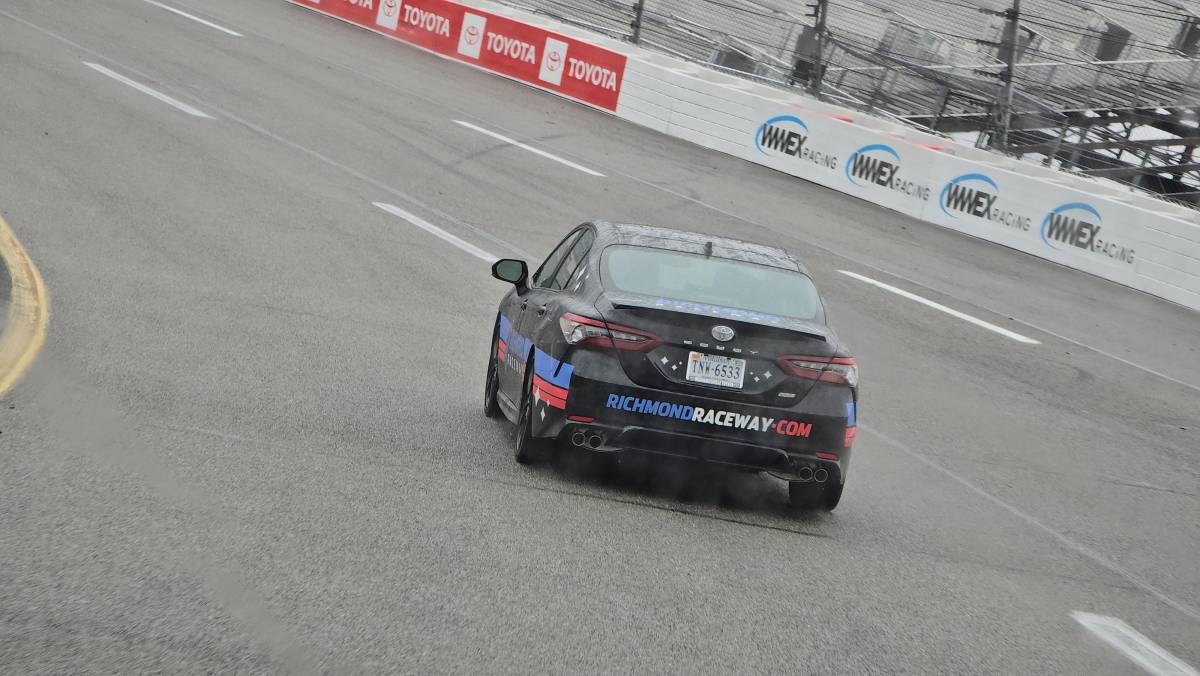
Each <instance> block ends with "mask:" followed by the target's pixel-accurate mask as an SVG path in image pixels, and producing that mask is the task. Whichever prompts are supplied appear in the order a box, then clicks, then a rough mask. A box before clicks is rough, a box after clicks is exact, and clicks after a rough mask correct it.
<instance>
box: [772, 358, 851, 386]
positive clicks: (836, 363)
mask: <svg viewBox="0 0 1200 676" xmlns="http://www.w3.org/2000/svg"><path fill="white" fill-rule="evenodd" d="M778 363H779V367H780V368H782V369H783V370H784V372H786V373H788V374H790V375H793V376H796V377H797V378H808V379H810V380H820V381H823V382H826V383H840V384H842V385H849V386H850V387H858V366H857V365H856V364H855V363H854V360H853V359H851V358H850V357H803V356H794V355H793V356H787V357H780V358H779V360H778Z"/></svg>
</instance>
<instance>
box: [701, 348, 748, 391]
mask: <svg viewBox="0 0 1200 676" xmlns="http://www.w3.org/2000/svg"><path fill="white" fill-rule="evenodd" d="M745 377H746V360H745V359H736V358H734V357H723V356H721V355H719V354H704V353H702V352H692V353H690V354H688V364H687V379H688V380H690V381H692V382H693V383H704V384H705V385H720V386H721V387H732V388H735V389H739V390H740V389H742V381H743V380H744V379H745Z"/></svg>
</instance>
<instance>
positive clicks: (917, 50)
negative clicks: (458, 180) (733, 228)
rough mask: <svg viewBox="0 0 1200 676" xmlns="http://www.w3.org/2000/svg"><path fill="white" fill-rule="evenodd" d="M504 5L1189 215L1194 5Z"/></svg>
mask: <svg viewBox="0 0 1200 676" xmlns="http://www.w3.org/2000/svg"><path fill="white" fill-rule="evenodd" d="M503 1H504V2H507V3H508V4H512V5H516V6H520V7H523V8H525V9H529V10H533V11H536V12H541V13H544V14H548V15H552V16H554V17H556V18H558V19H559V20H562V21H566V22H569V23H573V24H576V25H579V26H582V27H585V28H589V29H591V30H596V31H599V32H602V33H606V34H608V35H610V36H613V37H617V38H620V39H625V40H629V41H633V42H637V43H638V44H640V45H642V46H645V47H648V48H651V49H655V50H659V51H664V52H667V53H670V54H673V55H676V56H679V57H681V58H684V59H688V60H690V61H695V62H699V63H704V64H707V65H709V66H710V67H713V68H717V69H721V70H724V71H727V72H731V73H735V74H738V75H741V76H744V77H748V78H753V79H756V80H759V81H763V82H767V83H771V84H774V85H777V86H780V87H809V86H811V85H813V84H817V85H819V86H818V87H816V88H815V89H816V91H817V92H818V94H819V96H820V97H821V98H822V99H824V100H826V101H829V102H832V103H838V104H841V105H846V106H850V107H853V108H857V109H859V110H864V111H869V112H872V113H874V114H878V115H882V116H885V117H889V118H892V119H895V120H899V121H902V122H904V123H906V124H910V125H913V126H916V127H920V128H924V129H927V130H932V131H935V132H938V133H942V134H945V135H948V136H950V137H952V138H954V139H955V140H957V141H959V142H965V143H973V144H975V145H978V146H981V147H992V148H993V149H996V150H998V151H1002V152H1006V153H1009V154H1011V155H1014V156H1018V157H1022V158H1024V159H1027V160H1030V161H1038V162H1041V163H1043V164H1045V165H1047V166H1053V167H1057V168H1059V169H1062V170H1065V171H1072V172H1078V173H1083V174H1087V175H1089V176H1093V177H1096V178H1099V179H1109V180H1114V181H1119V182H1121V183H1123V184H1125V185H1127V186H1129V187H1130V188H1131V189H1140V190H1143V191H1147V192H1150V193H1152V194H1156V195H1158V196H1161V197H1164V198H1166V199H1171V200H1174V201H1178V202H1183V203H1186V204H1189V205H1191V206H1198V205H1200V158H1198V157H1196V156H1195V155H1194V151H1195V149H1196V146H1197V145H1200V124H1198V120H1200V118H1198V116H1197V112H1200V0H1020V3H1019V6H1020V12H1019V13H1018V14H1016V15H1015V17H1014V14H1013V12H1012V10H1013V0H503ZM818 6H819V10H818ZM814 10H816V11H824V13H825V26H824V31H821V32H818V30H817V27H816V26H817V24H816V21H815V18H814V17H815V14H816V11H814ZM1014 18H1015V20H1016V30H1015V32H1013V31H1011V30H1006V29H1008V28H1009V27H1010V25H1011V24H1010V22H1011V21H1012V20H1013V19H1014ZM1010 56H1011V59H1012V61H1013V62H1014V68H1013V71H1012V72H1013V77H1012V105H1011V108H1010V109H1009V115H1000V114H999V113H1000V112H1001V111H1002V109H1003V107H1004V105H1005V102H1006V101H1007V99H1006V98H1005V88H1006V79H1005V73H1006V65H1007V63H1006V62H1007V61H1008V60H1009V58H1010ZM1003 122H1006V123H1007V124H1004V126H1003V129H1001V124H1002V123H1003Z"/></svg>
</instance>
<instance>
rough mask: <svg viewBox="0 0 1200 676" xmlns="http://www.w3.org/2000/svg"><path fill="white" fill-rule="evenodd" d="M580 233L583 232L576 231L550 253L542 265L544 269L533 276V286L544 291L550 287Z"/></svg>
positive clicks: (541, 268)
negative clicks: (559, 266)
mask: <svg viewBox="0 0 1200 676" xmlns="http://www.w3.org/2000/svg"><path fill="white" fill-rule="evenodd" d="M580 232H582V231H581V230H576V231H575V232H572V233H571V234H569V235H567V236H566V238H565V239H563V241H562V243H561V244H559V245H558V246H557V247H555V249H554V251H551V252H550V255H549V256H547V257H546V260H545V262H543V263H542V267H540V268H538V271H537V273H535V274H534V275H533V286H535V287H539V288H543V289H545V288H549V287H550V283H551V282H552V281H553V280H554V273H555V272H558V265H559V263H562V259H563V258H564V257H565V256H566V255H567V252H568V251H570V250H571V246H572V245H573V244H574V243H575V240H576V239H578V238H579V233H580Z"/></svg>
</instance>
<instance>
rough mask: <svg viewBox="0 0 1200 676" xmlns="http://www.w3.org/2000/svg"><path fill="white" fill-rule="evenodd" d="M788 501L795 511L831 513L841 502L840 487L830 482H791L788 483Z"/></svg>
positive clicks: (838, 484)
mask: <svg viewBox="0 0 1200 676" xmlns="http://www.w3.org/2000/svg"><path fill="white" fill-rule="evenodd" d="M788 499H789V502H791V505H792V509H795V510H799V511H806V512H807V511H815V510H824V511H826V512H832V511H833V510H834V508H836V507H837V506H838V503H839V502H841V500H842V485H841V484H840V483H835V482H832V481H831V482H828V483H814V482H812V481H791V482H789V483H788Z"/></svg>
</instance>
